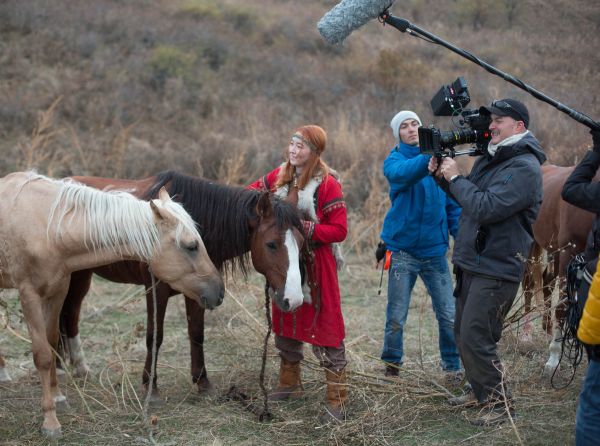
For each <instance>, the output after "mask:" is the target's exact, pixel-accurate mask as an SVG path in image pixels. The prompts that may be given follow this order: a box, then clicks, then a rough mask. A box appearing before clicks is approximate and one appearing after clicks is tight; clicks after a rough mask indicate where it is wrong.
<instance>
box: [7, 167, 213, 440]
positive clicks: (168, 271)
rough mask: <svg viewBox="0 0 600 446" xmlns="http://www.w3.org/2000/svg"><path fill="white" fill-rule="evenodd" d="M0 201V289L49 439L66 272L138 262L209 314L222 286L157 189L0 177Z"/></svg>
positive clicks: (196, 238)
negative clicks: (141, 196) (10, 299)
mask: <svg viewBox="0 0 600 446" xmlns="http://www.w3.org/2000/svg"><path fill="white" fill-rule="evenodd" d="M0 197H2V198H1V200H0V241H2V246H1V247H0V288H16V289H18V290H19V295H20V300H21V308H22V311H23V315H24V317H25V320H26V322H27V328H28V330H29V335H30V337H31V342H32V350H33V360H34V363H35V366H36V368H37V370H38V372H39V374H40V380H41V384H42V410H43V413H44V422H43V424H42V432H43V433H44V434H45V435H46V436H47V437H49V438H56V437H58V436H60V434H61V428H60V423H59V422H58V419H57V418H56V405H55V404H56V403H57V402H59V403H60V402H64V401H65V397H64V396H63V395H62V394H61V392H60V390H59V388H58V382H57V379H56V367H55V357H54V354H53V349H55V348H56V345H57V342H58V317H59V313H60V309H61V307H62V304H63V301H64V298H65V295H66V293H67V290H68V287H69V279H70V275H71V273H72V272H73V271H77V270H81V269H87V268H93V267H97V266H100V265H103V264H108V263H113V262H115V261H118V260H127V259H129V260H141V261H143V262H146V263H148V264H149V265H150V268H151V270H152V272H153V273H154V274H155V275H156V276H157V277H158V278H159V279H160V280H162V281H164V282H167V283H168V284H169V285H170V286H171V287H172V288H174V289H176V290H178V291H180V292H181V293H183V294H185V295H186V296H187V297H189V298H191V299H193V300H194V301H196V302H197V303H198V304H200V305H202V306H207V307H210V308H213V307H215V306H217V305H219V304H220V303H221V302H222V300H223V294H224V285H223V280H222V278H221V275H220V274H219V273H218V271H217V270H216V269H215V267H214V265H213V264H212V262H211V261H210V259H209V257H208V255H207V253H206V249H205V247H204V243H203V242H202V239H201V238H200V235H199V234H198V231H197V230H196V227H195V224H194V222H193V221H192V219H191V217H190V216H189V215H188V214H187V213H186V212H185V210H184V209H183V207H181V206H180V205H179V204H177V203H175V202H173V201H172V200H171V199H170V198H169V195H168V194H167V192H166V191H164V190H161V192H160V194H159V199H157V200H152V201H150V202H146V201H141V200H138V199H136V198H134V197H133V196H131V195H129V194H125V193H106V192H101V191H98V190H96V189H92V188H89V187H87V186H83V185H80V184H76V183H73V182H68V181H57V180H52V179H50V178H47V177H44V176H41V175H37V174H35V173H33V172H26V173H13V174H10V175H8V176H6V177H4V178H2V179H0ZM2 364H3V363H2V362H1V361H0V365H2Z"/></svg>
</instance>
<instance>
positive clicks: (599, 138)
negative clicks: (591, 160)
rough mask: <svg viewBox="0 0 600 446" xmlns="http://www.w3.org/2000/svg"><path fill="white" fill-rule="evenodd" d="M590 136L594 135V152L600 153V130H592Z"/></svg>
mask: <svg viewBox="0 0 600 446" xmlns="http://www.w3.org/2000/svg"><path fill="white" fill-rule="evenodd" d="M590 134H591V135H592V142H593V143H594V147H593V150H594V152H597V153H600V129H592V130H590Z"/></svg>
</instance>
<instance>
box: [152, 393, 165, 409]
mask: <svg viewBox="0 0 600 446" xmlns="http://www.w3.org/2000/svg"><path fill="white" fill-rule="evenodd" d="M148 404H150V406H152V407H160V406H164V404H165V400H164V399H163V398H162V397H161V396H160V395H159V394H158V393H156V394H155V393H153V394H152V395H150V401H148Z"/></svg>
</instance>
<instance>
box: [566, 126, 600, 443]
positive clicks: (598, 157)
mask: <svg viewBox="0 0 600 446" xmlns="http://www.w3.org/2000/svg"><path fill="white" fill-rule="evenodd" d="M591 134H592V138H593V143H594V147H593V150H590V151H589V152H588V153H587V154H586V156H585V157H584V158H583V159H582V160H581V162H580V163H579V164H578V165H577V167H576V168H575V170H574V171H573V172H572V173H571V175H570V176H569V178H568V179H567V181H566V183H565V185H564V187H563V190H562V198H563V200H565V201H566V202H567V203H571V204H572V205H573V206H577V207H580V208H582V209H585V210H587V211H590V212H594V213H595V214H596V220H595V221H594V225H593V226H592V230H591V231H590V234H589V236H588V239H587V243H586V246H585V251H584V261H585V267H584V269H583V277H582V280H581V282H580V285H579V289H578V291H577V295H578V296H579V300H578V306H579V307H580V309H583V306H584V305H585V302H586V298H587V296H588V292H589V290H590V283H591V282H592V276H593V275H594V271H596V265H597V263H598V253H599V252H600V183H597V182H594V183H593V182H592V179H593V178H594V176H595V175H596V172H597V171H598V168H600V130H592V131H591ZM582 325H585V323H584V322H583V319H582V323H581V324H580V326H582ZM584 328H585V327H584ZM586 350H587V353H588V357H589V360H590V362H589V367H588V371H587V375H586V378H585V382H584V384H583V388H582V389H581V395H580V396H579V405H578V407H577V418H576V423H575V440H576V444H577V445H580V444H581V445H583V444H594V442H595V441H599V440H598V439H599V438H600V427H599V425H598V417H599V416H600V345H593V346H592V345H586Z"/></svg>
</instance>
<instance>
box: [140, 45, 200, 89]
mask: <svg viewBox="0 0 600 446" xmlns="http://www.w3.org/2000/svg"><path fill="white" fill-rule="evenodd" d="M195 59H196V58H195V56H194V55H193V54H189V53H186V52H184V51H182V50H180V49H179V48H176V47H173V46H158V47H156V48H155V49H154V50H153V51H152V56H151V57H150V68H151V70H152V79H153V81H154V82H155V83H156V85H155V86H158V87H160V88H162V87H163V86H164V83H165V81H166V80H167V78H170V77H181V78H184V79H185V78H190V77H191V72H192V67H193V65H194V62H195Z"/></svg>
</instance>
